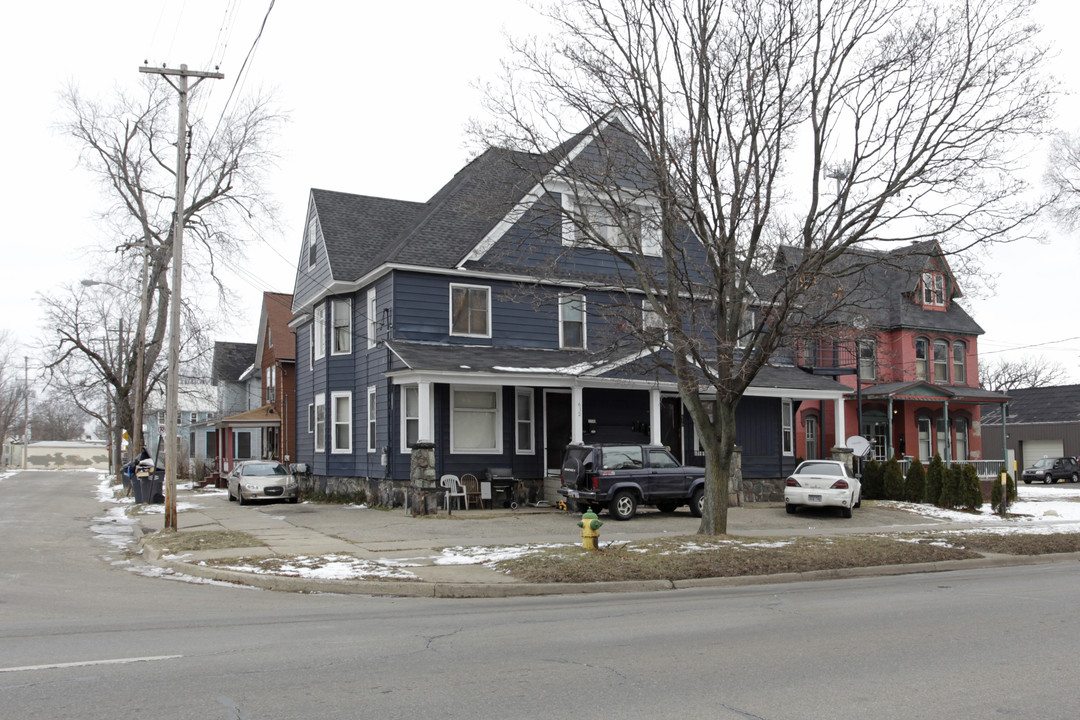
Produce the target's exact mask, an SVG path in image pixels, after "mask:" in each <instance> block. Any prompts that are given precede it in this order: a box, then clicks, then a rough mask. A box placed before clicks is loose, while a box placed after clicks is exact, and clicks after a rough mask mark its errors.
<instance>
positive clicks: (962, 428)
mask: <svg viewBox="0 0 1080 720" xmlns="http://www.w3.org/2000/svg"><path fill="white" fill-rule="evenodd" d="M953 430H954V431H955V432H956V445H955V447H954V448H953V455H955V457H954V458H953V459H954V460H961V461H962V460H967V459H968V421H967V418H956V419H955V420H953Z"/></svg>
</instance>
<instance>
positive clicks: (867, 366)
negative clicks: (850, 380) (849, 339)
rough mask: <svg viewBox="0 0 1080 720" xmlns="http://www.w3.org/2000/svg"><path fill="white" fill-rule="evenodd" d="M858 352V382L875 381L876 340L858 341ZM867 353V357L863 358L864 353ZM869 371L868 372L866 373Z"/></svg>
mask: <svg viewBox="0 0 1080 720" xmlns="http://www.w3.org/2000/svg"><path fill="white" fill-rule="evenodd" d="M856 347H858V350H859V358H858V363H859V379H860V380H877V341H876V340H859V341H858V343H857V344H856ZM867 351H869V352H868V355H865V356H864V354H863V353H864V352H867ZM867 370H869V372H866V371H867Z"/></svg>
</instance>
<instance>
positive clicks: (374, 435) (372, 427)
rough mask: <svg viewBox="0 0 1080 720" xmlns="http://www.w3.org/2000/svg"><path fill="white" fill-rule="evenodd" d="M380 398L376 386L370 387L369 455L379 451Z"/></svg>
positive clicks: (368, 395)
mask: <svg viewBox="0 0 1080 720" xmlns="http://www.w3.org/2000/svg"><path fill="white" fill-rule="evenodd" d="M378 411H379V396H378V394H377V393H376V387H375V386H374V385H368V389H367V413H366V414H367V419H366V421H365V427H366V429H367V451H368V452H369V453H373V452H378V451H379V412H378Z"/></svg>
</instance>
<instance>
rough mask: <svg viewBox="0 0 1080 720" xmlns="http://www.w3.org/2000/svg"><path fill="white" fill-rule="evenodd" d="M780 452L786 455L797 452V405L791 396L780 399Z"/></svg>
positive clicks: (790, 455) (789, 455)
mask: <svg viewBox="0 0 1080 720" xmlns="http://www.w3.org/2000/svg"><path fill="white" fill-rule="evenodd" d="M780 452H781V454H782V455H783V456H784V457H792V456H793V455H794V454H795V406H794V404H793V403H792V402H791V398H789V397H786V398H783V399H782V400H781V401H780Z"/></svg>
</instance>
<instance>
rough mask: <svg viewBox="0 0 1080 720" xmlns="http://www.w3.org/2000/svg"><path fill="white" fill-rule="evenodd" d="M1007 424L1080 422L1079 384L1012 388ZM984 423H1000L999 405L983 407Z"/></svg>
mask: <svg viewBox="0 0 1080 720" xmlns="http://www.w3.org/2000/svg"><path fill="white" fill-rule="evenodd" d="M1009 397H1011V398H1012V399H1011V400H1010V401H1009V417H1008V418H1007V424H1008V425H1026V424H1031V423H1075V422H1080V385H1058V386H1056V387H1040V388H1027V389H1024V390H1010V391H1009ZM982 423H983V425H1000V424H1001V410H1000V409H999V408H994V409H992V410H991V409H984V410H983V413H982Z"/></svg>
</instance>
